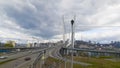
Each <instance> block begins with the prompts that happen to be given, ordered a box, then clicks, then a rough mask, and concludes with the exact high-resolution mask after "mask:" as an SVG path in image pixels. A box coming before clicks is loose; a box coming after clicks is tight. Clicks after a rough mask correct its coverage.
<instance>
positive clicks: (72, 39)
mask: <svg viewBox="0 0 120 68" xmlns="http://www.w3.org/2000/svg"><path fill="white" fill-rule="evenodd" d="M71 29H72V34H71V44H72V49H73V48H74V20H71ZM71 56H72V62H71V68H73V50H72V54H71Z"/></svg>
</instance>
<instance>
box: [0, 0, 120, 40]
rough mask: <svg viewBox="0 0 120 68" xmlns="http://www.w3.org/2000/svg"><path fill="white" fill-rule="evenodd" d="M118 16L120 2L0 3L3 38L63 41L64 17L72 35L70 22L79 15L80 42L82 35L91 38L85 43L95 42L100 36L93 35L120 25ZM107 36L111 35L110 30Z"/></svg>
mask: <svg viewBox="0 0 120 68" xmlns="http://www.w3.org/2000/svg"><path fill="white" fill-rule="evenodd" d="M119 12H120V0H50V1H49V0H35V1H34V0H10V1H8V0H0V32H1V34H0V37H2V38H18V39H29V38H30V37H32V36H35V37H39V38H41V39H44V40H45V39H56V38H57V39H60V38H61V37H58V36H59V35H61V34H62V32H63V28H62V26H63V25H62V16H63V15H64V22H65V26H66V32H67V33H70V28H71V25H70V20H71V19H73V16H74V15H76V20H75V23H76V24H75V28H76V35H77V36H78V38H77V39H80V33H81V32H82V33H84V32H85V33H86V32H87V34H89V35H90V37H88V35H87V36H86V37H88V38H86V39H93V38H94V37H95V36H98V35H99V32H98V33H94V32H97V31H103V29H102V28H107V29H111V30H113V29H114V27H116V26H119V25H120V23H119V21H120V19H119V17H120V14H119ZM110 26H114V27H110ZM116 29H119V28H118V27H117V28H116ZM105 32H108V33H109V30H105ZM103 34H105V37H108V38H111V39H113V40H114V39H115V38H114V37H116V36H118V35H117V34H118V33H117V32H114V33H111V34H112V36H109V35H108V34H107V33H103ZM9 35H10V36H9ZM97 39H98V40H99V39H101V40H102V39H104V37H103V35H102V36H100V37H99V38H98V37H97ZM106 39H107V38H106Z"/></svg>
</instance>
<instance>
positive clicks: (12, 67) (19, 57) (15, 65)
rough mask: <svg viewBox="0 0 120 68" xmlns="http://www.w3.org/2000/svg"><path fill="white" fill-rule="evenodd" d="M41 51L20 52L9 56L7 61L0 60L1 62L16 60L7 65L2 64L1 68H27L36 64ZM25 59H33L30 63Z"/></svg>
mask: <svg viewBox="0 0 120 68" xmlns="http://www.w3.org/2000/svg"><path fill="white" fill-rule="evenodd" d="M41 50H42V49H40V50H33V51H32V52H31V51H25V52H19V53H16V54H12V55H9V56H8V58H7V59H0V62H4V61H7V60H11V59H15V60H13V61H9V62H7V63H4V64H1V65H0V68H24V67H25V68H27V67H28V66H29V65H30V64H32V63H33V62H34V60H35V59H36V57H37V56H38V54H39V52H40V51H41ZM25 57H31V60H30V61H25V60H24V58H25ZM26 66H27V67H26Z"/></svg>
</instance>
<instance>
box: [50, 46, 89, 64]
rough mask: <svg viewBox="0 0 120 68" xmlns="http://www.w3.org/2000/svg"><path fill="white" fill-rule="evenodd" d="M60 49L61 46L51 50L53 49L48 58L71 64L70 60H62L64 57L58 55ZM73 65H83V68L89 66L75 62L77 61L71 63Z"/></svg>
mask: <svg viewBox="0 0 120 68" xmlns="http://www.w3.org/2000/svg"><path fill="white" fill-rule="evenodd" d="M60 48H61V46H58V47H55V48H53V49H52V50H51V51H50V56H51V57H53V58H56V59H59V60H63V61H66V62H71V60H70V59H67V58H64V57H62V56H61V55H60V53H59V50H60ZM73 63H75V64H80V65H84V66H87V65H91V64H89V63H84V62H77V61H73Z"/></svg>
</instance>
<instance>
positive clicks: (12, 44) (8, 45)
mask: <svg viewBox="0 0 120 68" xmlns="http://www.w3.org/2000/svg"><path fill="white" fill-rule="evenodd" d="M14 45H15V42H14V41H7V42H6V43H5V47H14Z"/></svg>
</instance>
